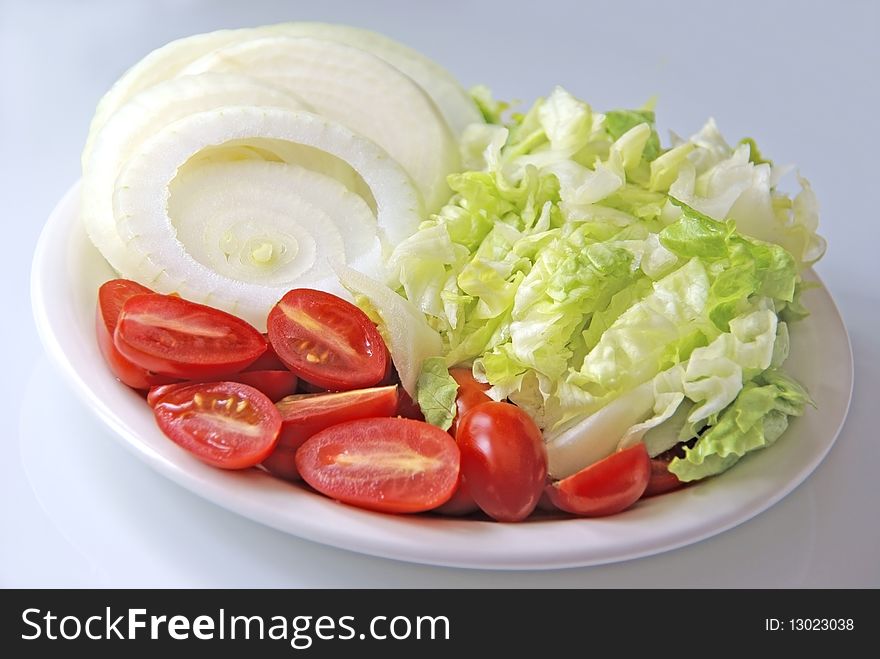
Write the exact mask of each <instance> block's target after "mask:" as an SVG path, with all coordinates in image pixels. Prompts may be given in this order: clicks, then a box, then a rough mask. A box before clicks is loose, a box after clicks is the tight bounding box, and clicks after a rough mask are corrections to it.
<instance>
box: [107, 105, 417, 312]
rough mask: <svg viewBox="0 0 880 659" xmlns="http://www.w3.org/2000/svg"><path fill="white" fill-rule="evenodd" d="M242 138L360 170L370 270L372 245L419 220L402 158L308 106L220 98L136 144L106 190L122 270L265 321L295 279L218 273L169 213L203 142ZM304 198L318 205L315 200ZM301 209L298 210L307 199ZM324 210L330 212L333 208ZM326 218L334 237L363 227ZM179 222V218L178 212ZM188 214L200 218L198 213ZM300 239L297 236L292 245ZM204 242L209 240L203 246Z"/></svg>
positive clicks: (405, 232)
mask: <svg viewBox="0 0 880 659" xmlns="http://www.w3.org/2000/svg"><path fill="white" fill-rule="evenodd" d="M249 140H256V141H257V142H259V141H260V140H272V141H275V142H288V143H291V144H298V145H303V146H306V147H310V148H314V149H318V150H320V151H324V152H327V153H329V154H331V155H333V156H335V157H337V158H339V159H341V160H343V161H345V162H346V163H348V165H350V166H351V167H352V168H353V169H354V171H356V172H357V173H358V174H359V175H360V177H361V178H362V179H363V181H364V183H365V184H366V185H367V187H368V188H369V189H370V192H371V193H372V196H373V198H374V199H375V202H376V209H377V215H376V228H375V235H376V237H377V238H378V240H377V242H376V247H375V250H374V253H375V258H373V260H372V263H373V264H375V268H376V269H377V270H378V269H379V266H378V263H379V261H380V255H379V251H380V245H381V248H382V249H383V250H385V251H387V250H389V249H390V247H391V246H393V245H395V244H397V243H398V242H399V241H401V240H402V239H403V238H405V237H407V236H409V235H411V234H412V233H413V232H414V231H415V230H416V228H417V227H418V224H419V222H420V218H421V207H420V203H419V195H418V193H417V192H416V190H415V189H414V188H413V186H412V183H411V181H410V179H409V178H408V177H407V175H406V173H405V172H404V171H403V170H402V169H401V168H400V166H399V165H397V163H396V162H394V160H392V159H391V158H390V157H389V156H388V154H387V153H385V152H384V151H383V150H382V149H380V148H379V147H378V146H376V145H375V144H374V143H372V142H371V141H369V140H367V139H365V138H363V137H361V136H359V135H357V134H355V133H354V132H352V131H351V130H349V129H348V128H346V127H344V126H342V125H340V124H337V123H335V122H332V121H329V120H327V119H324V118H323V117H320V116H317V115H314V114H312V113H309V112H303V111H298V112H297V111H290V110H284V109H280V108H255V107H250V106H243V107H242V106H228V107H224V108H221V109H216V110H210V111H206V112H199V113H196V114H193V115H190V116H188V117H185V118H183V119H180V120H178V121H175V122H173V123H171V124H169V125H168V126H166V127H165V128H163V129H162V130H160V131H159V132H158V133H157V134H156V135H154V136H153V137H152V138H151V139H149V140H147V141H146V142H144V143H143V145H142V146H141V148H140V150H139V151H138V153H136V154H135V155H133V156H132V157H131V159H130V160H129V162H128V163H127V165H126V166H125V168H124V169H123V171H122V173H121V174H120V175H119V178H118V179H117V182H116V189H115V194H114V197H113V209H114V216H115V218H116V223H117V229H118V232H119V236H120V237H121V238H122V240H123V242H124V243H125V245H126V250H127V251H128V252H129V253H130V255H131V258H130V259H128V260H127V261H126V264H135V265H134V267H133V269H132V270H126V271H123V272H122V274H123V275H124V276H126V277H130V278H132V279H136V280H137V281H140V282H143V283H145V284H146V285H149V286H151V287H152V288H154V289H155V290H158V291H159V292H164V293H170V292H174V291H177V292H179V293H180V294H181V295H183V296H184V297H187V298H189V299H192V300H194V301H198V302H204V303H208V304H211V305H213V306H217V307H219V308H221V309H223V310H225V311H228V312H230V313H234V314H237V315H240V316H241V317H243V318H245V319H246V320H248V321H249V322H251V323H252V324H254V325H256V326H257V327H260V328H262V327H265V318H266V315H267V313H268V311H269V309H270V308H271V307H272V305H273V304H274V303H275V302H277V300H278V299H279V298H280V297H281V295H282V294H283V292H286V289H288V288H291V287H293V286H295V285H298V283H299V279H293V280H290V281H286V280H285V281H284V282H283V283H280V284H279V282H278V281H277V280H270V279H267V278H266V277H250V276H247V275H246V274H245V273H241V274H240V275H239V277H234V276H230V275H231V274H232V273H231V272H226V273H221V272H217V271H216V270H215V269H214V268H213V267H211V266H209V265H205V263H203V262H201V261H200V260H198V259H197V258H194V255H193V254H191V253H190V252H189V251H188V249H187V245H186V244H184V243H183V242H181V240H180V239H179V238H178V230H179V228H180V227H178V226H177V225H176V224H175V220H173V219H172V218H171V217H170V216H169V203H170V202H171V201H172V199H171V188H172V182H173V181H174V179H175V177H176V175H177V172H178V170H179V169H180V168H182V167H183V166H184V165H185V164H186V163H187V162H188V161H189V160H190V159H191V158H192V157H193V156H196V155H197V154H199V153H200V152H202V151H203V150H204V149H206V148H210V147H218V146H220V145H223V144H227V143H230V142H234V143H236V144H247V143H248V142H249ZM314 175H315V176H322V175H320V174H314ZM325 178H326V179H327V181H325V183H327V185H332V183H330V182H331V181H333V179H330V178H329V177H325ZM333 183H335V184H336V185H337V188H338V189H337V191H336V192H335V193H334V194H335V195H336V196H337V197H340V196H344V195H343V191H345V192H346V193H347V192H348V191H347V189H346V188H345V187H344V186H342V184H339V183H338V182H335V181H334V182H333ZM185 186H186V181H185V179H182V180H181V186H180V188H179V190H178V188H177V186H175V190H176V192H175V199H176V200H175V201H174V203H175V204H177V203H179V202H180V199H177V194H179V191H183V190H185V189H186V187H185ZM286 194H289V195H297V194H304V193H303V192H302V190H300V189H299V187H297V189H296V190H293V189H291V190H288V191H286ZM317 196H318V197H322V195H317ZM272 199H273V197H272V196H271V195H270V196H269V197H267V198H266V200H265V203H266V204H269V203H271V201H272ZM312 201H315V200H312ZM318 201H320V200H318ZM308 202H309V200H307V199H306V200H304V201H303V204H306V205H307V204H308ZM346 203H348V202H346ZM351 203H355V202H351ZM312 205H313V206H315V207H320V205H319V203H317V202H315V203H313V204H312ZM262 208H263V204H262V203H260V204H259V205H257V206H256V207H254V208H252V209H251V212H252V213H253V214H254V217H256V218H259V215H260V213H261V209H262ZM301 208H305V205H302V206H301ZM329 210H330V212H328V213H327V216H328V217H330V216H331V215H335V214H336V212H338V211H334V210H332V209H329ZM273 213H274V211H273ZM275 216H276V215H273V217H275ZM331 219H332V220H333V221H335V223H336V227H337V230H338V231H339V233H340V235H344V234H345V233H346V231H349V230H351V231H361V228H360V227H358V226H355V225H352V226H351V228H349V227H348V225H347V224H346V223H347V221H348V219H349V218H348V217H345V216H342V217H340V216H336V217H332V218H331ZM177 221H178V222H181V221H183V218H178V220H177ZM190 221H195V222H196V223H198V222H199V220H198V219H195V220H190ZM272 221H273V222H274V221H275V220H272ZM203 224H204V223H203ZM319 224H320V223H319ZM310 226H311V227H312V228H311V229H308V230H307V229H306V228H304V227H306V223H304V222H301V223H299V228H298V229H297V230H298V231H300V230H301V231H312V232H315V231H319V230H321V227H320V226H319V227H318V228H315V225H314V223H312V224H311V225H310ZM321 226H323V225H321ZM187 231H189V229H187ZM328 231H329V228H328ZM187 235H189V234H187ZM215 235H216V234H215ZM255 235H256V232H254V233H253V235H250V234H248V237H247V239H246V240H249V239H250V238H253V237H254V236H255ZM313 238H314V236H313ZM304 240H305V239H304V238H301V237H298V238H297V244H298V245H299V244H300V243H301V242H302V241H304ZM245 242H246V241H245ZM316 245H317V242H316ZM252 247H254V249H256V250H257V252H256V253H255V258H256V259H257V260H259V259H260V258H263V257H264V255H265V249H268V247H266V248H263V249H264V251H262V252H261V251H259V249H260V246H259V245H252ZM205 249H207V250H210V249H212V248H211V247H210V246H209V247H206V248H205ZM345 256H347V255H344V254H338V253H336V254H325V255H316V259H319V258H324V259H331V260H333V259H338V260H340V261H341V260H342V259H343V258H344V257H345ZM200 258H202V259H208V256H206V255H205V254H204V253H201V254H200ZM236 258H237V257H236ZM363 258H364V263H361V264H358V267H363V268H364V269H368V268H367V265H365V264H366V263H367V262H368V261H370V259H369V258H367V257H366V256H364V257H363ZM312 274H314V273H312ZM370 274H372V275H373V276H377V277H380V278H382V277H383V276H384V273H383V272H381V271H379V272H376V271H375V270H374V271H373V272H371V273H370ZM245 277H247V278H245ZM310 283H311V282H310ZM325 284H326V282H321V283H317V284H314V287H316V288H323V289H324V290H328V288H330V289H331V290H332V287H330V286H328V285H325ZM337 287H338V285H337ZM281 289H284V290H283V291H282V290H281ZM279 291H280V292H279Z"/></svg>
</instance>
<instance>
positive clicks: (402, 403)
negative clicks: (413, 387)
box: [397, 387, 425, 421]
mask: <svg viewBox="0 0 880 659" xmlns="http://www.w3.org/2000/svg"><path fill="white" fill-rule="evenodd" d="M399 398H400V400H399V401H398V403H397V415H398V416H402V417H404V418H406V419H415V420H416V421H424V420H425V415H424V414H422V408H421V407H419V404H418V403H417V402H415V401H414V400H413V399H412V396H410V395H409V394H408V393H406V391H405V390H404V388H403V387H401V388H400V394H399Z"/></svg>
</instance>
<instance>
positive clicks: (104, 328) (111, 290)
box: [95, 279, 175, 390]
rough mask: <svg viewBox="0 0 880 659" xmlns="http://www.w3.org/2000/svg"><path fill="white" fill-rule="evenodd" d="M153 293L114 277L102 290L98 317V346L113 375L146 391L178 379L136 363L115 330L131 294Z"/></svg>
mask: <svg viewBox="0 0 880 659" xmlns="http://www.w3.org/2000/svg"><path fill="white" fill-rule="evenodd" d="M152 292H153V291H151V290H150V289H149V288H146V287H144V286H141V285H140V284H138V283H136V282H133V281H129V280H128V279H112V280H110V281H108V282H106V283H105V284H103V285H102V286H101V288H99V289H98V305H97V313H96V318H95V329H96V332H97V336H98V347H99V348H100V349H101V354H102V355H104V360H105V361H106V362H107V365H108V366H109V367H110V370H111V371H112V372H113V375H115V376H116V377H117V378H119V380H120V381H121V382H122V383H123V384H127V385H128V386H129V387H132V388H134V389H141V390H146V389H149V388H150V387H153V386H155V385H159V384H167V383H169V382H175V379H174V378H170V377H167V376H165V375H158V374H156V373H152V372H150V371H148V370H146V369H144V368H141V367H140V366H136V365H135V364H132V363H131V362H130V361H128V360H127V359H126V358H125V357H123V356H122V355H121V354H120V352H119V351H118V350H117V349H116V346H115V345H113V333H114V332H115V331H116V324H117V321H118V320H119V313H120V312H121V311H122V305H123V304H125V301H126V300H127V299H128V298H130V297H134V296H135V295H143V294H145V293H152Z"/></svg>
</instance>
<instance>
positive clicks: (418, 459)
mask: <svg viewBox="0 0 880 659" xmlns="http://www.w3.org/2000/svg"><path fill="white" fill-rule="evenodd" d="M296 467H297V469H299V473H300V474H302V477H303V479H304V480H305V481H306V482H307V483H308V484H309V485H311V486H312V487H313V488H315V489H316V490H318V491H319V492H321V493H323V494H326V495H327V496H329V497H333V498H334V499H338V500H339V501H342V502H344V503H350V504H352V505H355V506H359V507H361V508H368V509H370V510H378V511H382V512H390V513H415V512H421V511H425V510H431V509H432V508H436V507H437V506H439V505H440V504H441V503H443V502H444V501H446V500H447V499H449V497H450V496H452V492H453V490H454V489H455V484H456V483H457V482H458V471H459V453H458V447H456V445H455V440H453V439H452V437H450V436H449V435H448V434H447V433H445V432H443V431H442V430H440V428H437V427H436V426H432V425H429V424H427V423H422V422H421V421H413V420H412V419H401V418H387V419H360V420H358V421H347V422H345V423H340V424H337V425H335V426H331V427H330V428H327V429H326V430H323V431H321V432H319V433H318V434H317V435H315V436H313V437H312V438H311V439H308V440H306V443H305V444H303V445H302V446H301V447H300V448H299V450H298V451H297V452H296Z"/></svg>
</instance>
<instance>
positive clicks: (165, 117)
mask: <svg viewBox="0 0 880 659" xmlns="http://www.w3.org/2000/svg"><path fill="white" fill-rule="evenodd" d="M242 98H247V99H248V102H249V103H252V104H253V105H255V106H275V107H283V108H288V109H291V110H303V109H308V106H306V105H305V104H304V103H303V102H302V101H301V100H300V99H299V98H297V97H296V96H295V95H293V94H292V93H291V92H289V91H285V90H283V89H278V88H275V87H272V86H271V85H269V84H267V83H265V82H261V81H259V80H254V79H252V78H248V77H246V76H239V75H232V74H217V73H214V74H208V75H204V76H186V77H182V78H177V79H174V80H169V81H166V82H163V83H161V84H158V85H156V86H154V87H151V88H149V89H147V90H146V91H144V92H142V93H140V94H138V95H136V96H135V97H134V98H133V99H132V100H131V101H130V102H129V103H127V104H126V105H124V106H123V107H121V108H120V109H119V111H118V112H116V113H115V114H114V115H113V116H112V117H111V118H110V120H109V121H108V122H107V123H106V124H105V125H104V127H103V129H102V130H101V131H100V133H99V135H98V136H97V139H96V140H95V141H94V143H93V147H92V151H91V155H90V157H89V160H88V162H87V163H86V164H85V167H84V168H83V187H82V207H81V215H82V220H83V223H84V224H85V227H86V232H87V233H88V234H89V238H91V240H92V242H93V243H94V244H95V246H96V247H97V248H98V249H99V250H100V252H101V253H102V254H103V255H104V258H106V259H107V261H108V262H109V263H110V265H111V266H113V268H115V269H116V270H117V271H119V272H129V271H131V270H133V269H136V268H137V261H136V260H135V261H133V259H135V258H136V257H134V256H133V255H132V254H130V253H129V251H128V249H127V247H126V245H125V243H123V241H122V239H121V238H120V237H119V233H118V231H117V228H116V221H115V218H114V215H113V190H114V187H115V184H116V178H117V176H118V175H119V172H120V170H121V169H122V167H123V166H124V165H125V163H126V162H127V161H128V159H129V158H130V157H131V156H132V155H133V154H134V153H136V152H137V151H138V150H139V149H140V147H141V145H142V144H143V142H144V141H146V140H147V139H149V138H150V137H152V136H153V135H154V134H155V133H156V132H157V131H159V130H161V129H162V128H164V127H165V126H167V125H168V124H170V123H172V122H174V121H176V120H177V119H181V118H182V117H186V116H188V115H191V114H194V113H196V112H202V111H205V110H213V109H215V108H220V107H224V106H227V105H231V104H236V103H239V102H241V99H242ZM227 157H235V154H227ZM237 157H245V154H244V153H243V152H238V153H237ZM251 157H254V158H257V157H260V156H259V155H258V154H256V153H254V152H251Z"/></svg>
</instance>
